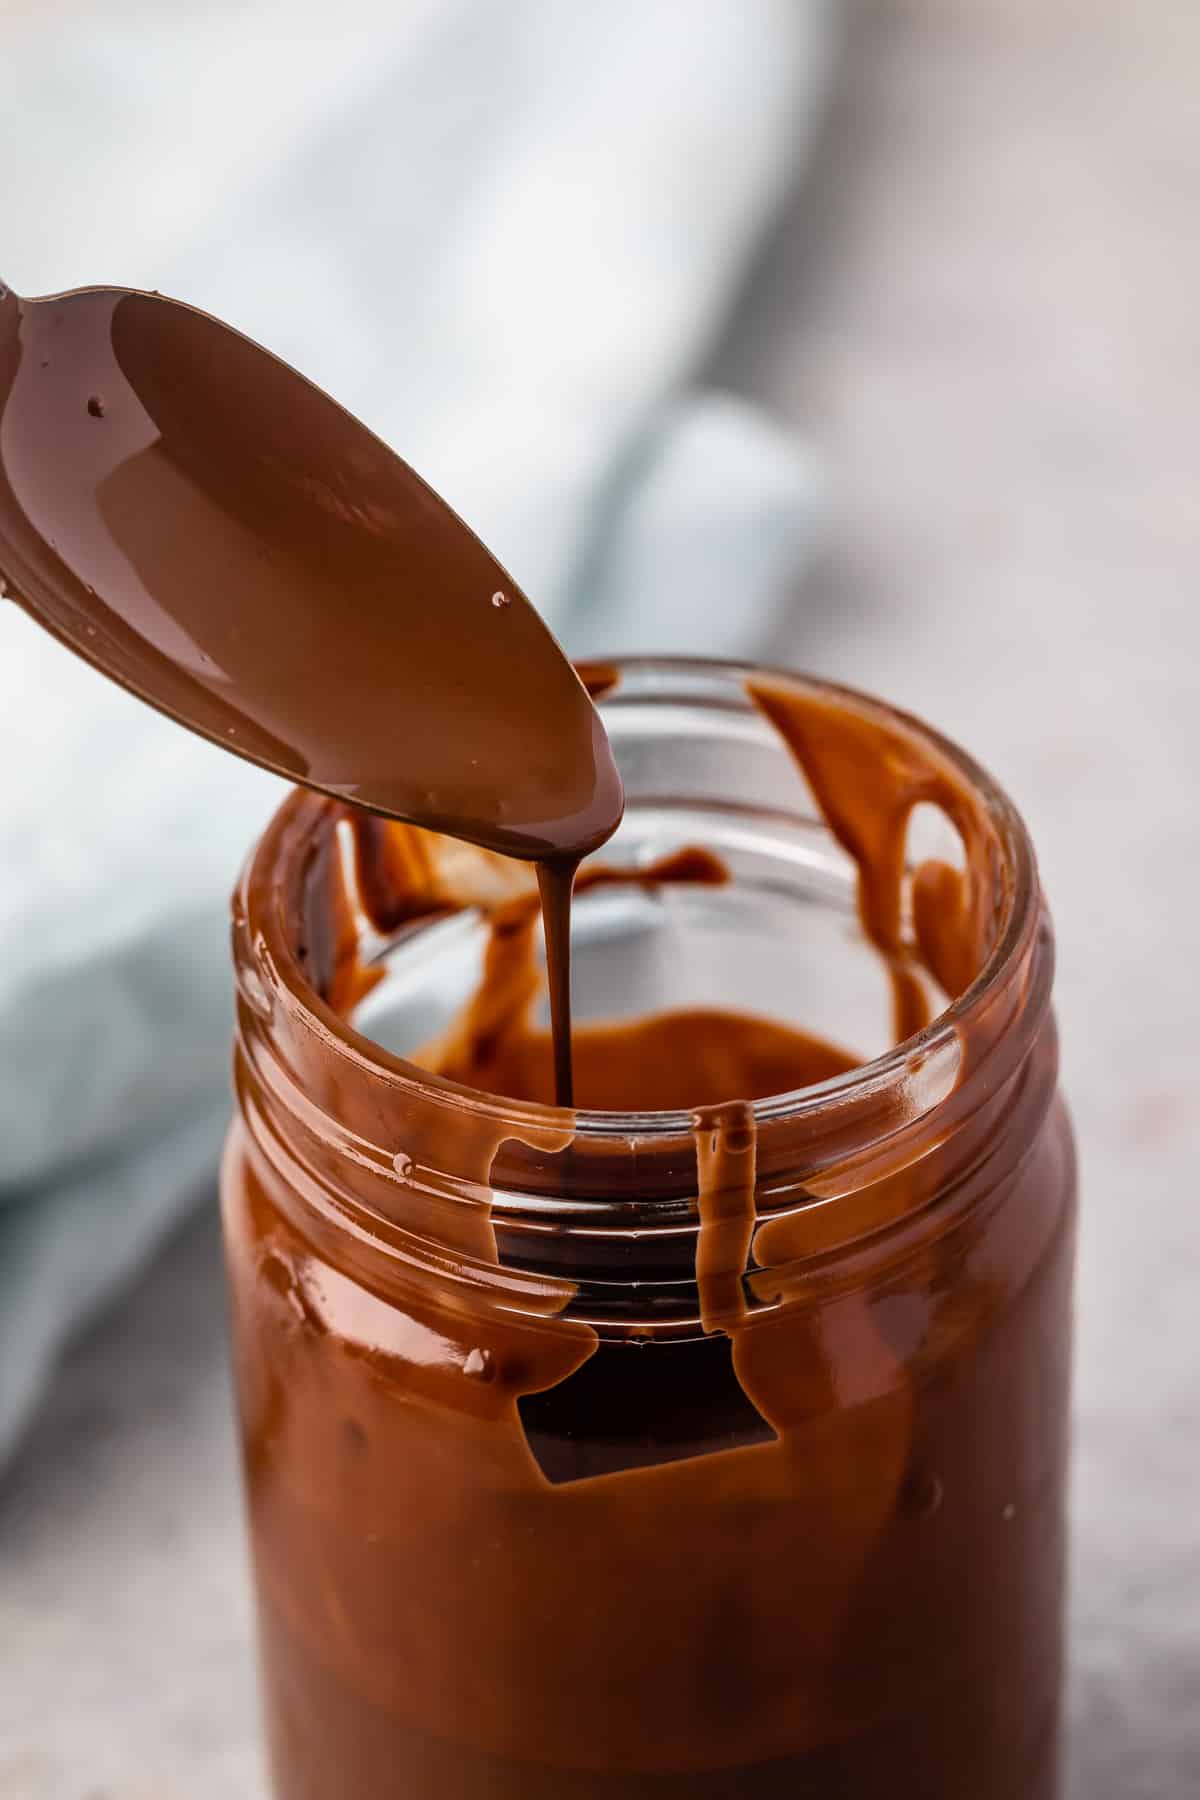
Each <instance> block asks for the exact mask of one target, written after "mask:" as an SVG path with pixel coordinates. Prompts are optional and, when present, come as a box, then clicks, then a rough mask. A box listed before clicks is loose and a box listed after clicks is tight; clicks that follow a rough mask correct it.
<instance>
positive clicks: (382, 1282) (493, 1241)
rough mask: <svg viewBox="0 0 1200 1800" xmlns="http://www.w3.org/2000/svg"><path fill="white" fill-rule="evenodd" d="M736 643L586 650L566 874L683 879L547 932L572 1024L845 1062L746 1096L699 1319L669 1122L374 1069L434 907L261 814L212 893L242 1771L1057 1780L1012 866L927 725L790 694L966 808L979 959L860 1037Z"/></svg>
mask: <svg viewBox="0 0 1200 1800" xmlns="http://www.w3.org/2000/svg"><path fill="white" fill-rule="evenodd" d="M749 673H750V672H749V671H746V670H740V669H736V668H732V667H726V666H720V665H713V664H700V663H683V662H663V661H659V662H637V663H631V664H628V665H625V666H624V667H623V669H622V671H621V676H620V680H619V681H618V683H617V684H616V686H615V687H610V689H609V691H608V692H607V693H606V694H605V696H604V698H603V701H602V706H603V710H604V715H605V719H606V722H607V724H608V727H609V731H610V735H611V737H612V740H613V745H614V749H615V751H616V755H617V759H618V762H619V764H620V766H621V770H622V774H623V777H624V780H625V784H626V792H627V800H628V810H627V815H626V820H625V823H624V825H623V826H622V829H621V833H620V836H619V839H618V840H615V841H614V844H613V845H612V846H606V848H605V850H604V851H603V852H602V853H601V856H602V858H605V859H608V860H610V861H619V862H620V863H622V864H626V865H644V864H646V863H648V862H650V861H652V860H653V859H654V858H656V857H658V856H660V855H662V854H663V853H665V852H670V851H672V850H675V849H678V848H679V847H680V846H681V845H683V844H694V843H700V844H703V845H704V846H706V847H708V848H710V849H712V850H713V851H715V852H716V853H717V854H718V855H719V856H720V857H721V858H722V859H723V861H724V862H725V864H726V865H727V866H728V868H729V870H730V872H731V874H732V877H733V879H732V880H731V881H730V882H728V883H726V884H724V885H719V886H711V885H698V886H688V885H686V884H684V885H682V886H679V887H677V888H672V889H669V890H667V889H663V890H660V891H651V890H649V889H643V888H641V887H639V886H638V885H637V883H626V884H623V885H621V884H618V885H614V886H611V887H597V888H596V889H595V890H594V892H592V893H590V894H588V895H585V896H584V897H583V899H582V900H581V902H580V904H579V907H578V912H577V919H576V939H575V942H576V980H577V994H578V1006H579V1014H580V1016H581V1017H583V1018H586V1017H588V1016H589V1015H604V1016H612V1015H614V1014H618V1013H628V1012H633V1013H644V1012H650V1011H653V1010H654V1009H656V1008H658V1007H661V1006H663V1005H667V1004H670V1005H681V1004H682V1005H688V1006H693V1007H718V1006H729V1005H731V1004H734V1005H736V1006H737V1007H739V1008H743V1009H747V1010H750V1011H754V1012H757V1013H761V1014H765V1015H770V1016H772V1017H775V1018H782V1019H784V1020H791V1021H795V1022H802V1023H803V1024H805V1025H806V1026H808V1027H810V1028H814V1027H815V1028H817V1029H819V1030H821V1031H823V1032H824V1033H825V1035H827V1036H829V1037H831V1038H836V1039H838V1040H840V1041H841V1042H845V1043H850V1044H853V1045H855V1046H857V1047H859V1048H861V1049H862V1051H863V1052H864V1054H865V1055H866V1056H867V1057H868V1058H873V1060H866V1061H864V1062H863V1063H862V1065H861V1066H858V1067H855V1068H853V1069H852V1070H850V1071H849V1072H848V1073H843V1074H839V1075H836V1076H834V1077H832V1078H830V1079H827V1080H825V1081H823V1082H821V1083H820V1085H818V1086H815V1087H810V1088H804V1089H800V1090H798V1091H793V1092H789V1093H784V1094H780V1095H777V1096H774V1097H769V1098H766V1099H761V1100H758V1101H756V1102H755V1103H754V1105H753V1107H751V1108H749V1109H747V1110H746V1113H745V1117H744V1119H743V1125H744V1126H745V1128H746V1131H748V1133H749V1134H750V1138H752V1140H753V1143H754V1148H755V1153H756V1157H757V1164H756V1178H755V1186H754V1189H753V1198H754V1210H755V1215H756V1219H755V1227H754V1233H753V1239H752V1244H750V1247H749V1248H748V1249H747V1244H743V1246H742V1249H741V1250H740V1251H739V1252H738V1258H739V1259H740V1260H739V1261H738V1265H737V1266H733V1264H731V1265H730V1267H729V1268H728V1269H725V1268H722V1269H720V1270H719V1271H718V1278H719V1281H723V1282H724V1286H723V1287H720V1288H719V1291H720V1293H721V1294H723V1296H724V1299H723V1302H722V1304H719V1305H716V1306H715V1307H714V1305H713V1304H712V1300H711V1295H712V1293H713V1291H715V1290H713V1289H712V1288H711V1287H710V1288H709V1289H708V1295H709V1299H708V1303H707V1304H706V1303H705V1300H704V1295H703V1294H702V1292H701V1287H700V1286H699V1285H698V1281H697V1264H698V1258H699V1260H700V1263H701V1265H702V1266H703V1265H704V1264H705V1263H707V1265H708V1279H709V1280H710V1281H711V1277H712V1263H713V1259H714V1255H715V1256H716V1258H717V1261H718V1262H719V1261H720V1257H721V1245H722V1244H723V1243H724V1242H725V1239H723V1238H722V1237H721V1236H720V1232H721V1229H722V1227H721V1224H720V1221H719V1220H718V1221H715V1222H714V1221H713V1220H712V1219H705V1220H702V1219H701V1216H700V1214H701V1211H702V1209H701V1208H700V1206H699V1203H698V1198H697V1196H698V1191H699V1187H700V1183H699V1180H698V1168H700V1167H701V1166H702V1161H703V1156H704V1152H705V1142H706V1140H705V1135H704V1134H705V1132H707V1131H709V1129H710V1126H711V1120H710V1119H708V1118H704V1119H698V1118H695V1117H692V1116H690V1115H689V1114H688V1113H686V1112H677V1113H670V1112H658V1113H629V1114H616V1113H612V1112H607V1113H606V1112H596V1113H588V1112H580V1113H578V1114H576V1115H570V1114H563V1113H560V1112H557V1111H555V1109H553V1108H551V1107H547V1106H540V1105H535V1104H532V1103H528V1102H517V1101H506V1100H503V1099H499V1098H497V1097H495V1096H491V1095H487V1094H484V1093H481V1092H478V1091H473V1090H471V1089H468V1088H465V1087H460V1086H456V1085H455V1083H454V1082H452V1081H450V1080H447V1079H445V1078H443V1077H439V1076H436V1075H433V1074H430V1073H428V1072H427V1071H426V1070H424V1069H422V1068H421V1067H418V1066H416V1065H415V1064H414V1063H413V1062H412V1061H411V1060H406V1058H407V1057H408V1056H409V1055H410V1053H411V1052H412V1050H413V1048H414V1047H415V1046H416V1045H418V1044H420V1043H423V1042H425V1041H427V1040H428V1039H429V1038H430V1037H431V1036H432V1035H433V1034H435V1033H436V1032H437V1031H438V1030H439V1029H440V1028H441V1027H442V1026H443V1025H444V1024H445V1022H446V1020H447V1018H448V1017H449V1015H450V1014H451V1012H452V1011H453V1009H454V1008H455V1007H456V1006H458V1005H459V1003H460V1002H461V1001H462V999H463V997H464V996H465V995H466V994H467V993H468V992H469V990H470V988H471V986H472V984H473V983H474V981H475V980H476V978H477V975H478V971H479V968H480V959H481V956H482V953H483V952H482V945H483V926H482V924H481V923H480V919H479V916H478V914H477V913H476V912H472V911H471V910H469V909H468V910H463V911H460V912H457V913H447V912H446V911H445V910H440V911H437V913H436V916H434V915H432V914H430V913H429V912H428V910H427V913H426V915H425V916H423V917H422V918H421V919H420V920H419V922H417V923H415V924H414V923H413V921H412V920H411V919H407V920H406V919H403V918H397V919H394V920H393V921H391V923H392V924H393V925H394V927H395V929H394V930H389V931H384V932H382V933H381V932H380V931H379V930H378V929H376V928H375V927H374V926H372V925H371V924H370V923H369V922H368V915H369V914H370V912H371V909H370V908H366V909H364V907H363V905H362V904H361V902H362V883H363V881H364V879H365V877H364V875H363V872H362V870H361V869H359V870H358V872H357V873H356V872H355V870H354V867H353V865H352V861H351V859H349V857H348V854H347V849H346V844H345V841H344V839H345V830H344V809H341V808H339V807H338V806H337V805H336V804H334V803H332V802H329V801H326V800H324V799H321V798H319V797H317V796H315V795H311V794H307V793H296V794H294V795H293V796H292V797H291V798H290V799H289V800H288V801H287V802H286V803H285V804H284V806H283V807H282V808H281V810H280V812H279V813H278V815H277V816H276V818H275V820H274V821H273V823H272V824H271V825H270V827H269V828H268V830H267V832H266V834H265V835H264V837H263V839H262V841H261V842H260V844H259V846H258V848H257V850H256V852H255V853H254V855H253V857H252V860H251V862H250V864H249V866H248V868H247V871H246V873H245V876H244V878H243V881H242V883H241V886H240V887H239V890H238V894H237V896H236V899H235V928H234V951H235V958H236V964H237V976H238V1036H237V1047H236V1058H235V1067H236V1083H237V1094H238V1116H237V1118H236V1120H235V1123H234V1125H233V1128H232V1131H231V1135H230V1139H229V1144H228V1149H227V1155H226V1161H225V1169H224V1178H223V1209H224V1219H225V1232H226V1244H227V1255H228V1266H229V1277H230V1284H231V1292H232V1312H233V1335H234V1347H235V1364H236V1373H237V1391H238V1399H239V1407H240V1413H241V1420H242V1428H243V1442H244V1459H245V1472H246V1485H247V1494H248V1505H249V1515H250V1523H251V1534H252V1542H253V1552H254V1562H255V1570H256V1579H257V1589H258V1598H259V1616H260V1641H261V1650H262V1667H263V1677H264V1689H265V1703H266V1713H267V1719H268V1725H269V1735H270V1744H271V1756H272V1764H273V1771H274V1782H275V1792H276V1794H277V1795H278V1796H279V1800H302V1797H303V1800H308V1797H310V1796H311V1797H319V1800H330V1796H332V1795H337V1796H338V1800H384V1797H385V1796H387V1797H390V1796H393V1795H395V1796H403V1797H404V1800H475V1797H476V1796H487V1800H510V1797H511V1800H584V1797H585V1796H586V1797H588V1800H593V1797H595V1800H600V1797H601V1796H603V1797H604V1800H635V1797H636V1800H643V1797H644V1800H676V1797H679V1800H682V1797H683V1796H685V1795H686V1796H687V1797H688V1800H718V1797H719V1800H733V1797H734V1796H736V1797H737V1800H759V1797H763V1800H766V1797H771V1800H783V1797H784V1796H786V1800H802V1797H804V1796H810V1795H811V1796H813V1797H814V1800H815V1797H816V1796H821V1797H822V1800H825V1797H826V1796H832V1795H835V1794H836V1795H838V1796H840V1797H841V1800H883V1796H885V1795H886V1796H887V1797H888V1800H896V1797H897V1796H905V1797H908V1796H911V1797H912V1800H964V1797H965V1796H968V1795H969V1796H971V1800H1051V1796H1052V1795H1054V1793H1055V1792H1056V1781H1057V1776H1056V1731H1057V1712H1058V1692H1059V1678H1060V1652H1061V1608H1062V1589H1063V1566H1064V1483H1065V1470H1066V1453H1067V1403H1068V1374H1069V1346H1070V1289H1071V1270H1072V1256H1073V1227H1074V1162H1073V1154H1072V1147H1071V1136H1070V1129H1069V1126H1068V1123H1067V1119H1066V1115H1065V1112H1064V1110H1063V1107H1062V1104H1061V1102H1060V1100H1059V1099H1058V1096H1057V1086H1056V1079H1057V1077H1056V1070H1057V1060H1056V1041H1055V1030H1054V1024H1053V1018H1052V1014H1051V1012H1050V1007H1049V993H1050V983H1051V968H1052V949H1051V939H1050V933H1049V927H1048V923H1047V918H1046V914H1045V909H1044V906H1043V902H1042V899H1041V895H1040V891H1039V887H1038V883H1037V876H1036V871H1035V867H1034V862H1033V857H1032V853H1031V850H1030V847H1029V844H1028V841H1027V838H1026V835H1025V832H1024V829H1023V827H1022V825H1021V823H1020V820H1019V819H1018V818H1017V816H1016V814H1015V813H1014V811H1013V809H1012V807H1011V806H1010V804H1009V803H1008V802H1007V801H1006V800H1005V798H1004V797H1003V795H1002V794H1001V793H1000V792H999V791H998V790H997V789H996V788H995V787H994V785H993V784H992V783H991V782H990V781H989V780H988V779H987V778H986V777H985V776H984V775H983V774H982V773H981V772H980V771H979V770H978V769H977V768H976V767H975V766H974V765H973V764H972V763H970V762H969V760H968V759H966V758H965V757H963V756H962V755H961V754H960V753H959V752H957V751H956V750H954V749H953V748H952V747H950V746H948V745H946V744H945V743H944V742H943V741H942V740H940V739H938V738H937V737H936V736H935V735H934V734H932V733H930V732H928V731H926V730H925V728H924V727H922V726H920V725H918V724H917V723H916V722H914V721H911V720H908V719H905V718H904V717H902V716H901V715H898V714H895V713H892V712H890V711H889V710H888V709H886V708H884V707H881V706H879V705H877V703H874V702H870V701H867V700H864V699H862V698H861V697H855V696H848V695H842V694H840V693H838V692H837V691H835V690H831V689H825V688H823V687H822V686H821V684H818V683H811V682H801V681H799V680H798V679H792V678H788V679H789V680H790V684H791V687H792V689H793V690H794V691H795V692H796V693H807V694H816V695H821V696H823V697H825V698H826V699H828V700H829V702H830V704H833V705H839V706H840V705H844V706H847V707H850V708H852V709H856V710H857V711H858V712H859V713H860V714H861V715H862V716H864V717H870V718H872V719H878V720H879V721H881V722H883V724H884V725H885V726H886V728H887V730H888V731H890V732H891V733H892V734H893V736H894V737H895V738H896V741H900V740H903V741H904V742H905V743H910V744H911V745H912V746H913V754H914V755H917V756H919V757H926V758H932V759H933V760H934V761H935V762H938V763H939V764H940V765H941V766H945V767H948V768H952V769H953V771H954V773H955V777H956V779H957V780H959V781H960V782H961V783H962V784H963V787H964V791H969V794H970V796H971V801H972V804H973V805H975V806H976V807H977V808H978V810H979V816H980V818H982V819H984V820H985V821H986V823H987V826H988V829H989V831H990V832H991V833H992V841H993V842H994V846H995V856H994V861H995V874H996V879H997V889H996V893H997V896H998V898H997V905H996V916H995V921H994V929H993V930H992V932H991V941H990V947H989V949H988V953H987V956H986V961H985V964H984V966H983V967H982V968H981V969H980V970H979V971H978V973H977V974H976V975H975V976H974V978H973V979H972V980H971V982H970V985H969V986H968V987H967V988H966V990H965V991H964V992H963V993H962V994H960V995H959V996H958V998H956V999H955V1000H954V1001H953V1003H952V1004H951V1005H949V1007H948V1008H946V1009H945V1010H944V1011H943V1012H942V1013H941V1014H940V1016H938V1017H937V1018H936V1019H935V1020H934V1021H933V1023H932V1024H930V1025H929V1026H927V1027H926V1028H925V1029H924V1030H922V1031H920V1032H919V1033H918V1034H917V1035H915V1036H913V1037H910V1038H909V1039H907V1040H906V1041H905V1042H904V1043H902V1044H900V1045H899V1046H898V1047H889V1045H888V1035H889V1025H888V1017H889V996H890V993H891V987H890V985H889V981H888V980H887V978H886V971H881V968H880V965H879V959H878V958H877V957H876V956H875V955H874V954H873V952H872V951H871V950H870V949H869V947H867V946H865V945H864V943H863V940H862V936H861V933H860V932H859V931H858V930H857V929H856V926H855V919H854V893H855V868H854V865H853V863H852V862H851V861H850V859H849V858H848V857H847V855H846V854H845V852H844V851H843V850H842V849H841V848H840V846H839V845H838V843H837V842H836V841H835V839H834V837H833V835H832V834H831V832H830V830H829V828H828V826H827V825H826V824H825V822H824V820H823V818H822V817H821V815H820V811H819V809H818V808H817V807H816V805H815V804H814V801H813V797H812V793H811V791H810V789H809V786H808V785H807V783H806V782H805V781H804V779H803V777H802V776H801V775H800V773H799V770H798V768H797V766H796V763H795V761H794V759H793V758H792V757H791V756H790V755H789V753H788V751H787V750H786V748H785V747H784V746H783V744H782V742H781V740H780V738H779V736H778V734H777V733H776V731H775V730H774V728H773V726H772V725H771V723H770V721H769V720H768V719H767V718H766V717H765V716H764V715H763V713H762V711H761V710H760V709H759V708H758V707H756V706H755V705H753V704H752V703H751V701H750V700H749V699H748V697H747V691H746V679H747V676H748V675H749ZM776 679H778V681H779V682H781V683H783V684H784V685H785V686H786V685H787V680H785V678H783V677H779V678H776ZM374 829H375V830H376V831H378V830H379V829H381V828H380V827H378V826H376V827H375V828H374ZM937 829H939V820H938V819H935V818H933V817H932V815H931V813H930V809H928V808H926V807H920V808H918V809H917V811H916V812H915V813H914V814H913V818H912V820H911V823H910V824H909V827H908V830H909V839H908V841H909V847H910V851H911V854H912V859H913V860H916V859H918V858H919V857H921V856H923V855H924V854H925V850H924V845H923V839H924V834H927V833H936V831H937ZM465 854H466V855H467V856H468V857H469V856H470V854H471V853H465ZM463 855H464V853H463V852H462V850H461V847H459V846H454V845H453V844H450V843H448V842H446V841H444V840H436V841H435V842H434V843H433V845H432V846H431V849H430V859H431V860H430V863H429V868H432V869H434V870H435V871H440V873H438V874H437V877H436V879H437V880H440V881H444V883H449V885H450V886H452V885H453V881H452V879H451V878H452V876H453V874H454V871H455V869H456V868H458V867H460V865H461V864H462V857H463ZM495 873H496V872H495V869H494V868H493V869H492V870H491V873H490V875H489V876H488V879H493V878H494V877H495ZM426 874H427V875H428V869H427V870H426ZM476 875H477V876H478V871H476ZM435 885H436V882H435ZM469 886H470V883H469V882H468V888H469ZM908 892H909V889H908V888H907V887H906V894H907V893H908ZM906 904H907V902H906ZM374 916H375V917H376V919H377V918H378V908H376V909H375V911H374ZM743 1135H745V1134H743ZM743 1147H744V1146H743ZM714 1233H715V1235H714ZM734 1235H735V1236H736V1232H735V1234H734ZM747 1242H748V1243H749V1240H747Z"/></svg>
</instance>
